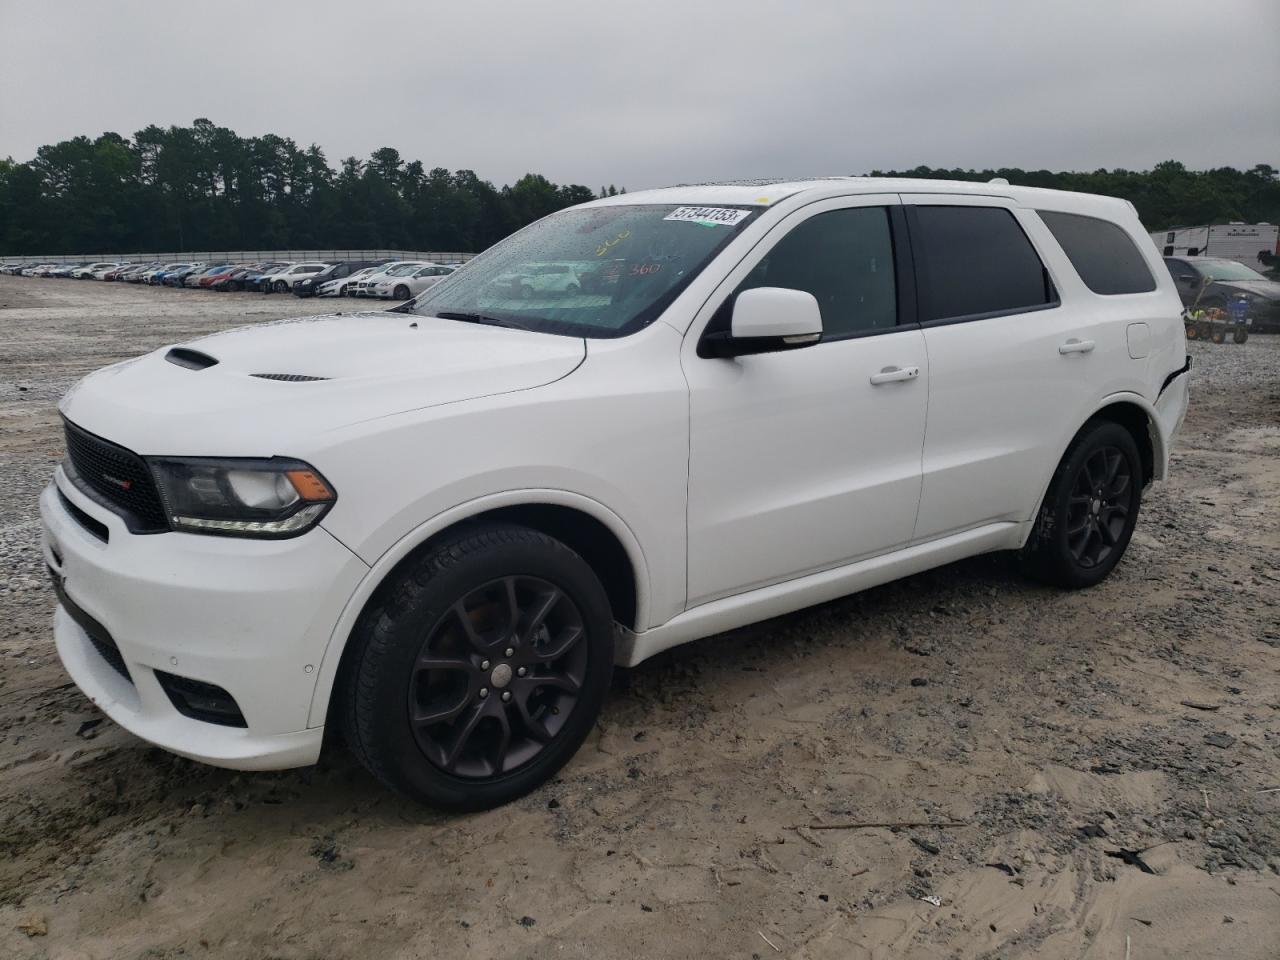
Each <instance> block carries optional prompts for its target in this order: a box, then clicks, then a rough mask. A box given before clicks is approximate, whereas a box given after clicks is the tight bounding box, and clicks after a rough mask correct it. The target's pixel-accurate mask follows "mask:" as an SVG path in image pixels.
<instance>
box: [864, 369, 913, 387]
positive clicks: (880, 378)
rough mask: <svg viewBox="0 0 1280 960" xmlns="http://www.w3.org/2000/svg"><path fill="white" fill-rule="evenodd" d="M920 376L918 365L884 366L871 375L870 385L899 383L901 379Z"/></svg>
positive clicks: (911, 378)
mask: <svg viewBox="0 0 1280 960" xmlns="http://www.w3.org/2000/svg"><path fill="white" fill-rule="evenodd" d="M918 376H920V368H919V367H885V368H884V369H883V370H881V371H880V372H879V373H873V374H872V375H871V385H872V386H873V387H878V386H880V384H882V383H899V382H901V381H903V380H914V379H915V378H916V377H918Z"/></svg>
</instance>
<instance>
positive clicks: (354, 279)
mask: <svg viewBox="0 0 1280 960" xmlns="http://www.w3.org/2000/svg"><path fill="white" fill-rule="evenodd" d="M381 270H382V267H381V266H376V267H365V268H364V269H362V270H357V271H356V272H355V273H353V274H351V276H349V277H338V278H336V279H334V280H326V281H325V282H324V283H322V284H320V286H318V287H316V288H315V294H314V295H315V296H317V297H345V296H347V294H348V292H349V291H350V290H351V289H353V288H354V287H355V285H356V284H358V283H359V282H360V281H362V280H364V279H365V278H366V277H368V276H372V275H373V274H375V273H378V272H380V271H381ZM303 282H304V283H305V282H306V281H303Z"/></svg>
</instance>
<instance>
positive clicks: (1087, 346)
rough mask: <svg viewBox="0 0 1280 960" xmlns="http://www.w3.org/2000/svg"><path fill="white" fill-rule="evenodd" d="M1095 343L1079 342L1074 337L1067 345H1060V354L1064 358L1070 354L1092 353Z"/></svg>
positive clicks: (1090, 341)
mask: <svg viewBox="0 0 1280 960" xmlns="http://www.w3.org/2000/svg"><path fill="white" fill-rule="evenodd" d="M1093 347H1094V343H1093V341H1092V340H1077V339H1076V338H1075V337H1072V338H1071V339H1070V340H1068V341H1067V342H1066V343H1062V344H1059V345H1058V352H1059V353H1060V354H1062V355H1063V356H1066V355H1067V354H1068V353H1092V352H1093Z"/></svg>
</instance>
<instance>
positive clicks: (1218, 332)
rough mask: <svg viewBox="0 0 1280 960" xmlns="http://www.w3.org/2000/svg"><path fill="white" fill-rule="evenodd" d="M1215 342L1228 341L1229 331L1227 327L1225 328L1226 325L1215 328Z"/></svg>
mask: <svg viewBox="0 0 1280 960" xmlns="http://www.w3.org/2000/svg"><path fill="white" fill-rule="evenodd" d="M1213 342H1214V343H1226V342H1227V331H1226V328H1225V327H1214V330H1213Z"/></svg>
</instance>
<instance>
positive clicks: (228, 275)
mask: <svg viewBox="0 0 1280 960" xmlns="http://www.w3.org/2000/svg"><path fill="white" fill-rule="evenodd" d="M257 269H258V268H257V267H256V266H254V265H252V264H247V265H244V266H239V267H234V268H232V269H230V270H227V271H225V272H223V273H222V274H221V275H219V276H216V277H215V278H214V280H213V282H212V283H210V284H209V289H210V290H216V291H217V292H218V293H235V292H236V291H239V290H243V289H244V277H245V276H247V275H248V274H250V273H253V272H255V271H256V270H257Z"/></svg>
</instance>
